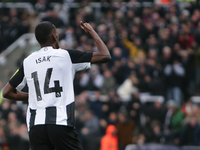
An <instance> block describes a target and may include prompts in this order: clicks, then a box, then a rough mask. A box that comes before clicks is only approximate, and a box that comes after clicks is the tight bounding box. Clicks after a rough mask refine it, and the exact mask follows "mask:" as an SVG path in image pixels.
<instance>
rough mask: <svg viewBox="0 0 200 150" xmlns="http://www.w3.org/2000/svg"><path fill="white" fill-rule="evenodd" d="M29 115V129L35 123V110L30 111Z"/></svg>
mask: <svg viewBox="0 0 200 150" xmlns="http://www.w3.org/2000/svg"><path fill="white" fill-rule="evenodd" d="M30 113H31V118H30V128H31V127H32V126H34V123H35V115H36V110H33V109H30Z"/></svg>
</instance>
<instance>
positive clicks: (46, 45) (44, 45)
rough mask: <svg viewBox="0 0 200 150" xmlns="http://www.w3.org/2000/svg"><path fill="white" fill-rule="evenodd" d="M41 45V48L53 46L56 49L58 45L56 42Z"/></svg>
mask: <svg viewBox="0 0 200 150" xmlns="http://www.w3.org/2000/svg"><path fill="white" fill-rule="evenodd" d="M40 46H41V48H43V47H48V46H51V47H53V48H54V49H56V45H55V44H42V45H40Z"/></svg>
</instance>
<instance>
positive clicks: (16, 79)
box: [9, 63, 24, 88]
mask: <svg viewBox="0 0 200 150" xmlns="http://www.w3.org/2000/svg"><path fill="white" fill-rule="evenodd" d="M23 78H24V66H23V63H22V64H21V66H20V68H19V69H18V70H17V71H16V73H15V74H14V75H13V77H12V78H11V79H10V81H9V83H10V85H11V86H12V87H13V88H16V87H17V86H18V85H19V84H20V83H21V82H22V80H23Z"/></svg>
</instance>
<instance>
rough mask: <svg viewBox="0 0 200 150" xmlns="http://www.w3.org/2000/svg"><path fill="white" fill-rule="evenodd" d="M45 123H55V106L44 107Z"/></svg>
mask: <svg viewBox="0 0 200 150" xmlns="http://www.w3.org/2000/svg"><path fill="white" fill-rule="evenodd" d="M45 124H56V107H47V108H46V119H45Z"/></svg>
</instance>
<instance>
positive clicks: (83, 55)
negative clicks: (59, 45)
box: [67, 49, 93, 63]
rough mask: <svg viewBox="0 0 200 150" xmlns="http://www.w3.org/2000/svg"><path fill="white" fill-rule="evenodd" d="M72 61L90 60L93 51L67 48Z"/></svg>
mask: <svg viewBox="0 0 200 150" xmlns="http://www.w3.org/2000/svg"><path fill="white" fill-rule="evenodd" d="M67 51H68V53H69V55H70V58H71V61H72V63H83V62H91V60H92V55H93V52H82V51H79V50H73V49H67Z"/></svg>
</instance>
